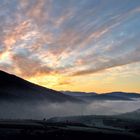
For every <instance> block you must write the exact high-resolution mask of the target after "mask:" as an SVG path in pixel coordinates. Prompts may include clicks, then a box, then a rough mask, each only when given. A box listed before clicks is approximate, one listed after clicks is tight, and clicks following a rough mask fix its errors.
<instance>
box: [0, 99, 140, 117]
mask: <svg viewBox="0 0 140 140" xmlns="http://www.w3.org/2000/svg"><path fill="white" fill-rule="evenodd" d="M139 106H140V100H135V101H93V102H91V103H70V102H64V103H45V102H42V103H36V102H32V103H26V102H22V103H21V102H10V101H1V102H0V110H1V111H0V118H1V119H43V118H46V119H48V118H51V117H54V116H76V115H114V114H120V113H125V112H131V111H134V110H136V109H139Z"/></svg>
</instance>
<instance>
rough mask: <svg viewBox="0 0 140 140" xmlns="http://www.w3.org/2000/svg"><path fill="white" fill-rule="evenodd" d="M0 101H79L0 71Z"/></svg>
mask: <svg viewBox="0 0 140 140" xmlns="http://www.w3.org/2000/svg"><path fill="white" fill-rule="evenodd" d="M0 100H16V101H21V100H28V101H31V100H32V101H33V100H41V101H44V100H46V101H50V102H52V101H53V102H65V101H70V102H77V101H79V100H78V99H75V98H74V97H71V96H68V95H64V94H63V93H61V92H58V91H55V90H52V89H49V88H45V87H42V86H39V85H36V84H33V83H31V82H28V81H26V80H24V79H22V78H20V77H17V76H15V75H12V74H9V73H6V72H4V71H0Z"/></svg>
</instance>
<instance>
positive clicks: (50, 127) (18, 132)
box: [0, 120, 140, 140]
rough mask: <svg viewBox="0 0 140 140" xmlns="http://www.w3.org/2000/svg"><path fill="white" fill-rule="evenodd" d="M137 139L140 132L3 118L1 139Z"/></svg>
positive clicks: (0, 125) (139, 137)
mask: <svg viewBox="0 0 140 140" xmlns="http://www.w3.org/2000/svg"><path fill="white" fill-rule="evenodd" d="M27 139H30V140H32V139H33V140H53V139H54V140H75V139H76V140H80V139H87V140H88V139H91V140H92V139H93V140H98V139H107V140H120V139H124V140H129V139H130V140H137V139H140V134H139V133H134V132H128V131H124V130H121V129H120V130H119V129H116V130H115V129H107V128H99V127H89V126H86V125H83V124H78V123H75V124H74V123H48V122H46V121H37V120H1V121H0V140H27Z"/></svg>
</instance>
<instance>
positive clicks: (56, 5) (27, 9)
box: [0, 0, 140, 93]
mask: <svg viewBox="0 0 140 140" xmlns="http://www.w3.org/2000/svg"><path fill="white" fill-rule="evenodd" d="M0 69H1V70H3V71H6V72H9V73H12V74H15V75H17V76H20V77H22V78H24V79H26V80H28V81H31V82H33V83H36V84H39V85H42V86H45V87H48V88H52V89H55V90H71V91H86V92H90V91H94V92H98V93H105V92H111V91H127V92H139V93H140V0H0Z"/></svg>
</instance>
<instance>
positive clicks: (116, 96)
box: [61, 91, 140, 101]
mask: <svg viewBox="0 0 140 140" xmlns="http://www.w3.org/2000/svg"><path fill="white" fill-rule="evenodd" d="M61 92H62V93H64V94H65V95H69V96H72V97H76V98H78V99H82V100H86V101H95V100H133V99H135V98H140V94H139V93H127V92H109V93H103V94H98V93H95V92H72V91H61Z"/></svg>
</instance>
